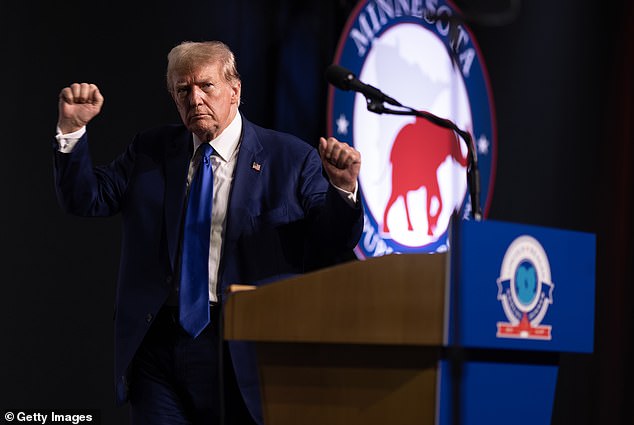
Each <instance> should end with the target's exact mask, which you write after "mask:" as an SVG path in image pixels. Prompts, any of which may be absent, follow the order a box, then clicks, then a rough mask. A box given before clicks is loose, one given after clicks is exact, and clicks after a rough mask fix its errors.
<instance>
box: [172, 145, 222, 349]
mask: <svg viewBox="0 0 634 425" xmlns="http://www.w3.org/2000/svg"><path fill="white" fill-rule="evenodd" d="M198 151H200V153H201V155H200V164H199V166H198V171H197V172H196V175H195V176H194V178H193V180H192V182H191V184H190V186H189V197H188V201H187V210H186V212H185V224H184V226H183V254H182V263H181V282H180V290H179V307H180V308H179V320H180V323H181V326H182V327H183V329H185V330H186V331H187V333H189V334H190V335H191V336H193V337H194V338H195V337H197V336H198V335H199V334H200V333H201V332H202V330H203V329H205V326H207V324H208V323H209V236H210V231H211V202H212V198H213V188H214V173H213V169H212V167H211V161H210V157H211V154H212V152H213V148H212V147H211V146H210V145H209V144H208V143H203V144H202V145H200V147H199V148H198Z"/></svg>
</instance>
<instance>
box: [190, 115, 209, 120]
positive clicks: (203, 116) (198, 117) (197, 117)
mask: <svg viewBox="0 0 634 425" xmlns="http://www.w3.org/2000/svg"><path fill="white" fill-rule="evenodd" d="M210 116H211V115H209V114H192V115H190V116H189V120H190V121H197V120H201V119H205V118H209V117H210Z"/></svg>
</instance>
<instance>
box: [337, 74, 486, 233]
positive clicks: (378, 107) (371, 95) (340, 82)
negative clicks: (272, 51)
mask: <svg viewBox="0 0 634 425" xmlns="http://www.w3.org/2000/svg"><path fill="white" fill-rule="evenodd" d="M326 80H328V82H329V83H330V84H332V85H333V86H335V87H337V88H338V89H341V90H345V91H348V90H352V91H355V92H359V93H361V94H363V95H364V96H365V98H366V101H367V103H368V105H367V106H368V111H370V112H374V113H376V114H392V115H413V116H417V117H420V118H423V119H426V120H427V121H430V122H432V123H434V124H436V125H439V126H441V127H444V128H448V129H450V130H453V131H455V132H456V133H457V134H458V135H459V136H460V137H461V138H462V139H463V140H464V142H465V144H466V145H467V151H468V156H469V166H468V167H467V185H468V187H469V192H470V196H471V215H472V217H473V218H474V219H475V220H476V221H480V220H482V207H481V206H480V172H479V171H478V154H477V152H476V149H475V146H474V143H473V138H472V137H471V134H470V133H469V132H468V131H465V130H462V129H460V128H459V127H458V126H457V125H456V124H455V123H454V122H453V121H451V120H448V119H446V118H441V117H438V116H436V115H434V114H432V113H431V112H427V111H419V110H417V109H414V108H411V107H409V106H403V105H401V104H400V103H399V102H397V101H396V100H394V99H392V98H391V97H389V96H388V95H386V94H385V93H383V92H382V91H381V90H379V89H377V88H376V87H373V86H371V85H369V84H365V83H363V82H361V81H359V79H358V78H357V76H356V75H354V74H353V73H352V71H350V70H348V69H346V68H344V67H342V66H339V65H336V64H332V65H330V66H329V67H328V68H326ZM384 102H385V103H389V104H390V105H394V106H398V107H400V108H403V109H404V110H393V109H389V108H386V107H385V105H383V103H384Z"/></svg>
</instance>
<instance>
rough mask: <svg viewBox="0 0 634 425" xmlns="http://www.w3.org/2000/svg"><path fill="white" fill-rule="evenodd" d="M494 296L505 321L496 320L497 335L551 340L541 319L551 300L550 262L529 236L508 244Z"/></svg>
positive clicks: (549, 328) (549, 333) (536, 242)
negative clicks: (498, 302) (504, 316)
mask: <svg viewBox="0 0 634 425" xmlns="http://www.w3.org/2000/svg"><path fill="white" fill-rule="evenodd" d="M497 286H498V295H497V299H498V301H500V303H501V304H502V309H503V310H504V314H505V315H506V318H507V319H508V322H498V324H497V335H496V336H497V337H498V338H525V339H541V340H550V339H552V332H551V331H552V327H551V326H550V325H542V324H541V323H542V320H543V319H544V316H545V315H546V312H547V311H548V307H549V306H550V305H551V304H552V303H553V289H554V288H555V285H554V284H553V283H552V280H551V276H550V264H549V262H548V256H547V255H546V251H544V248H543V247H542V246H541V244H540V243H539V242H538V241H537V239H535V238H533V237H532V236H528V235H523V236H520V237H518V238H517V239H515V240H514V241H513V242H512V243H511V245H509V247H508V249H507V250H506V253H505V254H504V259H503V260H502V266H501V268H500V277H499V278H498V280H497Z"/></svg>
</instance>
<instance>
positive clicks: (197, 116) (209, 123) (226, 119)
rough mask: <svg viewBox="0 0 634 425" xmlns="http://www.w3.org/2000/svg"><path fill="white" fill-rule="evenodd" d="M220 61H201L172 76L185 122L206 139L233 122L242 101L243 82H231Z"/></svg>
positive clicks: (178, 104) (176, 100) (204, 140)
mask: <svg viewBox="0 0 634 425" xmlns="http://www.w3.org/2000/svg"><path fill="white" fill-rule="evenodd" d="M221 69H222V68H221V66H220V63H218V62H215V63H214V62H212V63H207V64H202V65H200V66H197V67H194V68H192V69H191V70H190V71H187V72H182V73H176V74H174V76H173V77H172V81H171V83H172V97H173V98H174V101H175V102H176V107H177V108H178V112H179V114H180V116H181V119H182V120H183V123H184V124H185V126H186V127H187V128H188V129H189V131H191V132H192V133H194V134H196V135H197V136H198V137H199V138H200V140H202V141H203V142H207V141H210V140H212V139H214V138H216V137H217V136H218V135H219V134H220V133H222V132H223V131H224V129H225V128H227V126H228V125H229V124H230V123H231V120H232V119H233V117H235V114H236V113H237V110H238V103H239V102H240V82H239V81H236V82H233V83H229V82H228V81H227V80H226V79H225V78H224V76H223V75H222V72H221Z"/></svg>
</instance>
